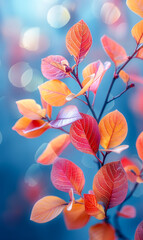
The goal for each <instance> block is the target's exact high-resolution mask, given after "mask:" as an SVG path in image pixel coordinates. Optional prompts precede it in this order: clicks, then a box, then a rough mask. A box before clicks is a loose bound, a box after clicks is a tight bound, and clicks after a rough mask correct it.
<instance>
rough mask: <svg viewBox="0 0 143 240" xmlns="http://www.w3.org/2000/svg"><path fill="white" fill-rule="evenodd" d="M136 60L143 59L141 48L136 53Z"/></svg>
mask: <svg viewBox="0 0 143 240" xmlns="http://www.w3.org/2000/svg"><path fill="white" fill-rule="evenodd" d="M136 58H140V59H143V47H142V48H141V49H140V50H139V51H138V52H137V55H136Z"/></svg>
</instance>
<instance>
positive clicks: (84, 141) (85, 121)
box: [70, 113, 100, 155]
mask: <svg viewBox="0 0 143 240" xmlns="http://www.w3.org/2000/svg"><path fill="white" fill-rule="evenodd" d="M81 116H82V119H80V120H77V121H76V122H74V123H72V125H71V128H70V138H71V142H72V144H73V145H74V146H75V148H77V149H78V150H79V151H81V152H84V153H89V154H93V155H95V154H96V153H97V151H98V148H99V143H100V134H99V129H98V124H97V122H96V120H95V119H94V118H93V117H92V116H90V115H87V114H84V113H81Z"/></svg>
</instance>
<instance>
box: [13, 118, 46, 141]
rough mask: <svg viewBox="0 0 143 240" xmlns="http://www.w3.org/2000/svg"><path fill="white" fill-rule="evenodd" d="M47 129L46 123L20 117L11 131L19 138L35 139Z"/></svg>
mask: <svg viewBox="0 0 143 240" xmlns="http://www.w3.org/2000/svg"><path fill="white" fill-rule="evenodd" d="M49 128H50V125H49V123H46V122H44V121H43V120H31V119H29V118H26V117H22V118H20V119H19V120H18V121H17V122H16V123H15V125H14V126H13V128H12V129H13V130H15V131H16V132H17V133H18V134H20V135H21V136H24V137H27V138H35V137H39V136H40V135H42V134H43V133H44V132H45V131H46V130H47V129H49Z"/></svg>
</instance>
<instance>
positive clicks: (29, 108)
mask: <svg viewBox="0 0 143 240" xmlns="http://www.w3.org/2000/svg"><path fill="white" fill-rule="evenodd" d="M16 104H17V107H18V110H19V112H20V113H21V114H22V115H24V116H25V117H27V118H29V119H32V120H40V119H42V118H44V117H45V115H46V110H45V109H41V106H40V105H39V104H37V103H36V102H35V100H33V99H23V100H19V101H17V102H16Z"/></svg>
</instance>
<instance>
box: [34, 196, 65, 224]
mask: <svg viewBox="0 0 143 240" xmlns="http://www.w3.org/2000/svg"><path fill="white" fill-rule="evenodd" d="M66 205H67V204H66V202H65V201H64V200H63V199H61V198H58V197H55V196H47V197H43V198H41V199H40V200H39V201H38V202H36V203H35V205H34V207H33V209H32V213H31V217H30V219H31V220H32V221H34V222H37V223H45V222H49V221H51V220H52V219H54V218H55V217H57V216H58V215H59V214H60V213H61V212H62V211H63V209H64V208H65V206H66Z"/></svg>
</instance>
